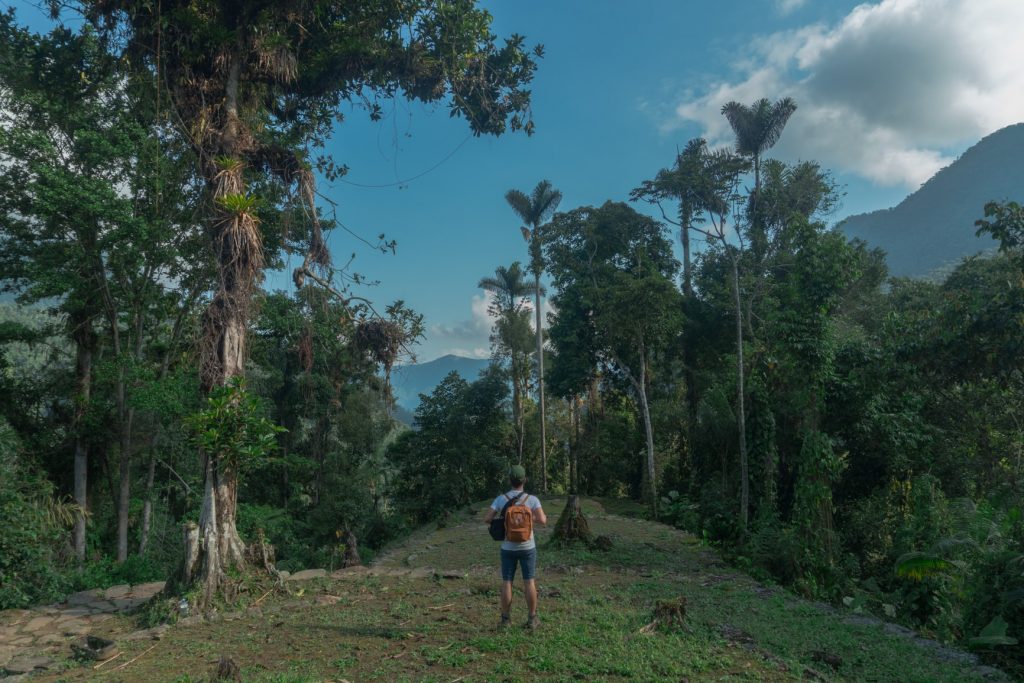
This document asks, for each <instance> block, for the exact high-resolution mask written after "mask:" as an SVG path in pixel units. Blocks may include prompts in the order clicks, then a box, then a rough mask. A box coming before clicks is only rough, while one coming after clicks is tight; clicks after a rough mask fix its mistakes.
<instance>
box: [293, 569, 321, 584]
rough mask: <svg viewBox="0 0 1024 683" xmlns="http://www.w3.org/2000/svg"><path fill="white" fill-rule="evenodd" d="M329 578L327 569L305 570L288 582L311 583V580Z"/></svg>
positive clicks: (295, 574)
mask: <svg viewBox="0 0 1024 683" xmlns="http://www.w3.org/2000/svg"><path fill="white" fill-rule="evenodd" d="M325 576H327V570H326V569H303V570H302V571H301V572H295V573H294V574H292V575H291V576H289V577H288V581H309V580H310V579H322V578H324V577H325Z"/></svg>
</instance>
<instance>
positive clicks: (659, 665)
mask: <svg viewBox="0 0 1024 683" xmlns="http://www.w3.org/2000/svg"><path fill="white" fill-rule="evenodd" d="M543 501H544V505H545V508H547V511H548V514H549V518H550V520H551V524H552V526H553V523H554V519H555V518H556V516H557V515H558V513H559V512H560V511H561V507H562V506H563V505H564V504H565V501H564V499H557V498H544V499H543ZM638 512H639V510H638V508H636V507H635V506H634V505H632V504H629V503H624V502H621V501H608V500H604V501H602V500H591V499H588V500H586V501H585V503H584V513H585V514H586V515H587V518H588V521H589V522H590V526H591V529H592V531H593V532H594V533H595V534H602V535H607V536H609V537H610V538H611V539H612V542H613V548H612V549H611V550H607V551H600V550H591V549H588V548H583V547H572V548H568V549H558V548H554V547H546V546H545V543H546V541H547V539H548V537H549V535H550V527H549V528H547V529H539V530H538V534H537V535H538V542H539V544H540V550H539V561H538V586H539V587H540V593H541V599H540V610H539V613H540V617H541V622H542V624H541V627H540V629H539V630H537V631H535V632H529V631H526V630H524V629H523V628H521V626H520V625H521V624H522V622H523V621H525V616H526V614H525V608H524V605H523V601H522V595H521V593H520V592H519V591H518V590H517V591H516V603H515V606H514V608H513V624H514V625H513V627H512V628H510V629H508V630H506V631H504V632H501V633H499V632H497V631H496V625H497V621H498V608H497V600H498V598H497V589H498V583H499V581H498V576H499V573H498V569H497V557H498V549H497V544H496V543H494V542H493V541H491V540H490V537H489V536H488V535H487V532H486V530H485V528H484V526H483V524H482V523H481V522H480V521H479V520H480V519H481V518H482V511H481V508H480V507H479V506H474V507H472V508H469V509H465V510H461V511H459V512H457V513H456V514H454V515H452V516H451V517H450V518H449V520H448V521H447V523H446V524H445V525H444V526H440V527H438V526H431V527H428V528H424V529H421V530H420V531H419V532H418V533H416V534H414V535H413V536H412V537H410V538H408V539H405V540H404V541H403V542H402V543H400V544H398V545H396V546H394V547H392V548H390V549H387V550H386V551H385V552H384V553H382V554H381V555H380V556H378V558H377V560H376V562H375V563H374V565H373V566H371V567H368V568H354V569H347V570H341V571H338V572H334V573H327V572H326V571H324V570H313V571H308V572H301V573H299V574H296V575H293V576H291V577H289V581H287V582H286V583H285V584H284V588H280V589H275V590H270V591H269V592H265V593H264V592H262V590H261V591H260V592H261V595H259V596H258V597H257V596H256V595H255V594H251V595H250V599H249V603H250V606H249V607H246V608H242V609H237V610H236V611H231V610H230V609H228V610H226V611H223V612H221V613H220V614H219V615H217V617H216V618H214V619H212V620H200V619H198V618H195V617H193V618H191V619H186V620H184V621H185V622H187V623H181V622H179V623H178V624H175V625H174V626H171V627H169V628H167V627H163V628H158V629H156V630H140V629H141V627H140V625H139V618H138V617H137V616H133V615H132V614H130V613H127V612H124V611H122V610H125V609H130V608H131V604H129V603H131V602H132V601H133V600H135V601H137V600H139V599H141V596H142V595H143V594H144V593H145V591H152V590H154V586H148V587H146V588H145V590H144V591H143V592H141V593H140V592H138V591H137V589H128V590H127V591H125V589H124V588H120V589H119V590H117V591H114V593H115V594H116V593H118V592H121V593H122V595H124V594H129V595H131V596H133V597H128V598H125V597H121V598H113V597H111V599H110V600H108V599H107V597H108V596H106V595H105V594H102V593H103V591H99V592H96V593H86V594H79V596H78V597H77V598H76V602H77V603H78V604H77V605H74V604H65V605H57V606H52V607H49V608H39V609H37V610H33V611H8V612H4V613H0V681H5V680H6V679H4V678H3V673H4V670H5V668H6V672H7V673H9V674H10V673H14V669H17V668H19V667H20V668H22V669H24V668H26V667H25V664H26V663H30V661H29V660H30V659H31V658H32V657H37V658H40V659H39V661H40V663H41V664H42V663H43V661H44V660H46V661H45V665H46V667H47V668H46V669H45V670H43V669H39V670H36V671H34V672H33V673H31V674H28V675H27V676H26V678H24V679H22V678H18V677H16V676H9V677H10V678H11V679H12V680H31V681H33V682H35V681H82V680H101V681H145V682H146V683H160V682H162V681H177V682H178V683H186V682H193V681H208V680H212V679H213V672H214V671H215V670H216V667H217V664H218V661H219V659H220V658H221V657H222V656H227V657H230V658H232V659H233V660H234V661H235V662H236V663H237V664H238V665H239V666H240V667H241V677H242V680H245V681H257V682H264V683H270V682H275V683H307V682H312V681H335V682H336V683H340V682H341V681H348V682H350V683H356V682H357V681H373V680H383V681H389V682H397V681H441V682H445V683H456V682H464V683H469V682H470V681H532V680H550V681H572V680H587V681H596V680H621V679H633V680H638V681H712V680H713V681H796V680H822V681H922V682H923V681H950V682H953V681H993V680H1008V679H1007V678H1006V677H1005V676H1003V675H1002V674H1001V673H1000V672H999V671H997V670H995V669H991V668H989V667H985V666H982V665H980V664H979V662H978V661H977V659H976V658H975V657H974V656H972V655H970V654H967V653H963V652H959V651H957V650H953V649H949V648H945V647H942V646H939V645H938V644H936V643H934V642H932V641H928V640H925V639H923V638H920V637H918V636H916V635H915V634H913V633H912V632H911V631H908V630H906V629H903V628H901V627H898V626H895V625H892V624H885V623H882V622H879V621H877V620H874V619H871V618H869V617H866V616H862V615H855V614H853V613H849V612H837V611H836V610H834V609H832V608H830V607H828V606H826V605H821V604H817V603H811V602H807V601H803V600H800V599H798V598H796V597H794V596H793V595H791V594H789V593H787V592H785V591H784V590H782V589H779V588H776V587H770V586H765V585H762V584H760V583H758V582H757V581H755V580H753V579H751V578H750V577H749V576H746V575H744V574H742V573H738V572H736V571H735V570H732V569H730V568H729V567H728V566H727V565H726V564H725V563H724V562H722V560H721V559H720V558H719V557H718V555H717V554H716V553H715V552H713V551H712V550H710V549H707V548H705V547H702V546H701V545H700V544H699V543H698V542H697V541H696V539H694V538H693V537H692V536H690V535H688V534H685V533H683V532H680V531H677V530H675V529H672V528H670V527H667V526H664V525H660V524H655V523H651V522H647V521H643V520H641V519H639V518H638ZM517 587H518V582H517ZM133 591H134V592H133ZM101 594H102V595H101ZM678 598H685V609H686V616H685V625H684V627H683V628H675V629H669V628H666V629H660V628H659V629H654V630H653V632H651V633H644V632H642V629H643V627H644V626H645V625H647V624H649V623H650V622H651V621H652V611H653V609H654V607H655V604H656V602H657V601H658V600H675V599H678ZM118 599H119V600H121V601H122V602H121V603H120V605H118V603H115V602H112V601H111V600H118ZM257 601H258V604H254V603H256V602H257ZM111 606H112V607H111ZM76 608H77V609H78V612H77V613H75V614H69V613H67V612H68V610H72V609H76ZM94 608H95V609H94ZM46 610H50V611H49V612H47V611H46ZM76 614H77V616H76ZM94 616H98V617H100V618H98V619H95V620H94V621H90V620H91V619H92V617H94ZM83 618H85V621H84V622H83V621H82V619H83ZM33 620H36V621H34V622H33ZM76 620H77V621H76ZM66 623H75V624H81V623H85V624H86V626H85V627H82V626H78V627H77V628H76V629H68V628H65V627H64V626H62V624H66ZM32 629H34V630H32ZM72 631H77V632H72ZM84 632H90V633H92V634H94V635H99V636H104V637H109V638H111V639H114V640H117V641H118V646H119V648H120V650H121V653H120V655H118V657H117V658H116V659H113V660H109V661H108V662H105V663H99V664H97V663H96V662H88V663H83V662H81V661H79V660H75V659H73V658H72V657H71V650H70V642H71V640H70V639H71V638H73V637H80V636H81V635H82V633H84ZM46 636H50V637H46ZM15 643H17V644H15ZM11 662H14V664H15V666H14V668H13V669H12V668H11ZM29 668H30V667H29Z"/></svg>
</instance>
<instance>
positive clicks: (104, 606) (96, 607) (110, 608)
mask: <svg viewBox="0 0 1024 683" xmlns="http://www.w3.org/2000/svg"><path fill="white" fill-rule="evenodd" d="M85 607H86V608H87V609H88V610H90V611H91V612H93V613H96V612H116V611H118V610H117V607H116V606H115V605H114V603H112V602H107V601H106V600H94V601H93V602H89V603H86V604H85Z"/></svg>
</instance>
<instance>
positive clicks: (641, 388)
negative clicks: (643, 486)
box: [636, 342, 658, 519]
mask: <svg viewBox="0 0 1024 683" xmlns="http://www.w3.org/2000/svg"><path fill="white" fill-rule="evenodd" d="M636 389H637V394H639V397H640V411H641V412H642V413H643V418H644V435H645V436H646V437H647V485H648V489H649V491H650V495H651V512H653V513H654V518H655V519H657V518H658V482H657V473H656V471H655V467H654V428H653V427H652V425H651V409H650V406H649V405H648V403H647V349H646V348H645V347H644V344H643V342H640V382H639V384H638V385H637V387H636Z"/></svg>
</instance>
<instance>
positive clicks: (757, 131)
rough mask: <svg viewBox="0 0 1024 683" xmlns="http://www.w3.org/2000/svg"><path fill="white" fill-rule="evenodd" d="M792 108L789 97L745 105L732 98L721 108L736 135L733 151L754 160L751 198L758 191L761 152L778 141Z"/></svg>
mask: <svg viewBox="0 0 1024 683" xmlns="http://www.w3.org/2000/svg"><path fill="white" fill-rule="evenodd" d="M795 111H796V102H794V101H793V98H791V97H785V98H783V99H781V100H779V101H777V102H770V101H769V100H768V98H766V97H762V98H761V99H759V100H758V101H757V102H754V103H753V104H752V105H750V106H749V107H748V106H747V105H745V104H741V103H739V102H735V101H733V102H729V103H728V104H726V105H725V106H723V107H722V114H724V115H725V118H726V119H728V121H729V125H730V126H731V127H732V132H733V133H734V134H735V135H736V151H737V152H739V153H740V154H742V155H743V156H747V157H750V159H751V160H752V161H753V162H754V197H755V201H756V198H757V196H758V195H759V194H760V192H761V155H762V154H764V153H765V152H767V151H768V150H769V149H771V148H772V147H774V146H775V143H776V142H778V141H779V137H780V136H781V135H782V129H783V128H785V127H786V123H787V122H788V121H789V117H790V116H792V115H793V112H795Z"/></svg>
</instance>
